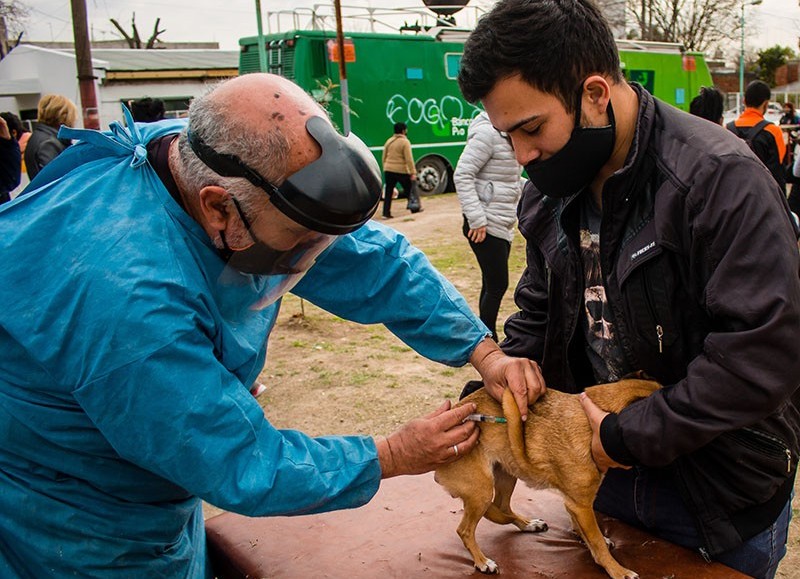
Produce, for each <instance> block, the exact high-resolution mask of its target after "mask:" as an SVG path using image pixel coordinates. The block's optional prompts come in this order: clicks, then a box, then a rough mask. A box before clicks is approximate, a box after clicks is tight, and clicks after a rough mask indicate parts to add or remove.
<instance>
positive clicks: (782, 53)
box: [757, 44, 794, 86]
mask: <svg viewBox="0 0 800 579" xmlns="http://www.w3.org/2000/svg"><path fill="white" fill-rule="evenodd" d="M790 58H794V50H792V49H791V48H789V47H788V46H778V45H777V44H776V45H775V46H773V47H772V48H765V49H764V50H761V51H759V52H758V60H757V63H758V67H759V71H758V78H760V79H761V80H763V81H764V82H766V83H767V84H768V85H770V86H775V71H776V70H777V69H778V67H780V66H783V65H784V64H786V61H787V60H789V59H790Z"/></svg>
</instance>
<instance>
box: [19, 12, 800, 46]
mask: <svg viewBox="0 0 800 579" xmlns="http://www.w3.org/2000/svg"><path fill="white" fill-rule="evenodd" d="M751 1H752V0H751ZM798 1H800V0H763V2H762V4H760V5H758V6H748V7H747V9H746V12H745V29H746V31H747V47H748V50H749V49H751V48H753V49H761V48H767V47H770V46H774V45H776V44H780V45H781V46H790V47H791V48H793V49H794V50H795V51H797V50H798V46H797V39H798V36H800V6H798ZM21 3H22V4H25V5H27V6H28V7H29V8H30V11H31V15H30V18H29V19H28V27H27V28H28V35H27V39H28V40H31V41H35V40H40V41H41V40H62V41H71V40H72V21H71V13H70V1H69V0H21ZM492 3H493V2H491V1H490V0H487V1H481V0H472V2H471V3H470V6H473V5H477V6H484V7H488V6H491V4H492ZM315 4H323V5H326V6H332V5H333V2H332V1H328V2H322V1H320V0H316V1H302V0H301V1H297V2H289V1H285V0H262V2H261V10H262V15H263V18H264V32H265V33H266V32H267V29H268V22H267V12H275V11H279V10H287V9H290V8H297V7H304V8H310V7H311V6H314V5H315ZM342 4H343V5H345V6H371V7H373V8H380V7H387V6H398V5H403V6H411V5H419V6H422V2H421V1H417V2H415V1H414V0H371V1H370V0H342ZM86 6H87V10H88V13H89V27H90V29H91V33H92V37H93V39H94V40H110V39H114V38H120V34H119V32H117V30H116V29H115V28H114V26H113V25H112V24H111V22H110V19H111V18H114V19H115V20H117V21H118V22H119V23H120V24H121V25H122V26H123V28H125V29H126V30H128V31H130V29H131V26H130V23H131V16H132V14H133V13H135V14H136V26H137V28H138V30H139V35H140V37H141V38H142V40H143V41H146V40H147V38H149V36H150V35H151V34H152V32H153V25H154V24H155V20H156V18H161V23H160V26H159V27H160V28H161V29H165V30H166V31H165V32H164V33H163V34H161V35H160V36H159V38H160V39H162V40H164V41H172V42H178V41H184V42H185V41H216V42H219V44H220V48H223V49H230V50H236V49H238V39H239V38H240V37H243V36H254V35H255V34H256V33H257V24H256V9H255V6H256V3H255V0H224V1H222V2H220V0H161V1H158V0H124V1H123V0H86ZM222 6H224V8H221V7H222ZM468 16H469V15H468ZM285 22H286V21H284V27H283V29H286V26H285ZM307 22H308V18H305V19H304V20H303V23H304V24H305V23H307ZM276 23H277V21H276V20H275V18H272V19H270V21H269V25H270V26H272V28H273V30H274V29H275V26H276Z"/></svg>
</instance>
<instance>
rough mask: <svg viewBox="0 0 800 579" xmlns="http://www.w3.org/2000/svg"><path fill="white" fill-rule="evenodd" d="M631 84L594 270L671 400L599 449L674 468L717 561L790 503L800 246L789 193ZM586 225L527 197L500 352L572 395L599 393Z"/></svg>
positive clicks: (639, 365)
mask: <svg viewBox="0 0 800 579" xmlns="http://www.w3.org/2000/svg"><path fill="white" fill-rule="evenodd" d="M633 87H634V89H635V90H636V92H637V93H638V95H639V116H638V121H637V129H636V135H635V138H634V141H633V144H632V146H631V150H630V152H629V155H628V159H627V161H626V163H625V166H624V167H623V168H622V169H620V170H619V171H618V172H616V173H615V174H614V175H613V176H612V177H611V178H609V179H608V181H607V182H606V184H605V186H604V190H603V220H602V225H601V231H600V253H601V255H600V259H601V263H602V270H603V279H604V285H605V290H606V295H607V297H608V301H609V304H610V306H611V308H612V311H613V322H614V327H615V331H616V334H617V337H618V339H619V342H620V344H621V346H622V349H623V351H624V355H625V358H626V362H627V365H628V368H629V369H630V370H632V371H633V370H644V371H645V372H646V373H647V374H649V375H650V376H653V377H654V378H656V379H657V380H659V381H660V382H661V383H662V384H664V385H665V388H664V389H663V390H661V391H659V392H657V393H656V394H654V395H652V396H650V397H649V398H647V399H646V400H643V401H640V402H637V403H635V404H633V405H631V406H630V407H628V408H627V409H626V410H624V411H623V412H622V413H620V414H619V416H614V417H613V418H612V419H611V421H612V423H613V424H612V426H613V427H612V428H610V429H605V428H604V438H603V444H604V446H605V447H606V450H607V451H608V453H609V455H610V456H611V457H612V458H615V459H617V460H619V461H620V462H623V463H624V462H627V463H628V464H632V463H636V464H641V465H644V466H646V467H657V468H667V469H670V470H671V471H672V472H673V474H674V475H675V480H676V484H677V485H678V486H679V488H680V489H681V490H682V493H683V496H684V498H685V500H686V501H687V503H688V505H689V506H690V509H691V510H692V511H693V512H694V513H696V515H697V519H698V525H699V528H700V529H701V531H702V534H703V537H704V539H705V543H706V548H707V550H708V551H709V552H710V553H711V554H716V553H719V552H722V551H724V550H727V549H730V548H732V547H735V546H737V545H738V544H740V543H741V542H742V541H743V540H746V539H747V538H749V537H751V536H753V535H755V534H756V533H758V532H760V531H761V530H763V529H764V528H766V527H767V526H768V525H769V524H771V523H772V522H773V521H774V520H775V518H777V515H778V514H779V513H780V509H781V508H782V507H783V506H784V505H785V504H786V501H787V500H788V498H789V495H790V492H791V488H792V481H793V479H794V473H795V469H796V468H797V460H798V450H800V449H799V448H798V435H799V433H800V417H799V416H798V411H797V405H796V403H797V402H798V400H795V402H794V403H793V402H792V400H791V397H792V396H793V394H794V393H795V390H796V389H797V385H798V383H799V382H800V277H799V276H798V261H799V260H798V250H797V244H796V238H795V235H794V229H793V226H792V224H791V222H790V217H789V213H788V206H787V204H786V199H785V197H784V195H782V194H781V192H780V191H779V189H778V187H777V186H776V184H775V181H774V180H773V179H772V177H771V175H770V174H769V172H768V171H767V170H766V169H765V168H764V166H763V165H762V164H761V163H760V162H759V161H758V160H757V159H756V158H755V156H754V155H753V154H752V153H751V151H750V150H749V148H748V147H747V145H746V144H745V143H744V142H743V141H741V140H740V139H738V138H737V137H735V136H734V135H733V134H731V133H730V132H729V131H727V130H725V129H724V128H723V127H719V126H716V125H713V124H711V123H709V122H708V121H705V120H703V119H699V118H697V117H693V116H690V115H688V114H686V113H683V112H681V111H678V110H677V109H675V108H673V107H671V106H669V105H666V104H664V103H662V102H659V101H657V100H655V99H653V97H652V96H650V95H649V94H648V93H647V92H646V91H644V90H643V89H642V88H641V87H639V86H638V85H633ZM579 213H580V211H579V203H578V202H576V199H575V198H571V199H566V200H557V199H551V198H548V197H545V196H543V195H542V194H541V193H539V192H538V191H537V190H536V189H535V187H534V186H533V185H532V184H530V183H529V184H528V185H527V187H526V189H525V191H524V193H523V198H522V201H521V203H520V207H519V227H520V231H521V232H522V234H523V236H524V237H525V239H526V241H527V250H526V251H527V268H526V270H525V272H524V273H523V276H522V278H521V279H520V282H519V285H518V287H517V289H516V292H515V301H516V303H517V305H518V307H519V308H520V312H519V313H517V314H515V315H513V316H512V317H511V318H509V320H508V321H507V323H506V326H505V331H506V335H507V339H506V340H505V341H504V342H503V344H502V345H501V346H502V348H503V350H504V351H505V352H506V353H508V354H510V355H513V356H521V357H528V358H531V359H533V360H536V361H537V362H539V364H540V365H541V367H542V371H543V374H544V377H545V380H546V382H547V386H548V388H553V389H556V390H563V391H566V392H579V391H580V390H582V389H583V388H584V387H585V386H587V385H589V384H591V383H593V382H594V378H593V375H592V371H591V367H590V365H589V361H588V358H587V356H586V353H585V337H584V331H583V326H582V324H581V323H580V318H579V316H580V315H582V314H581V312H582V309H583V302H582V295H583V286H582V280H583V275H582V262H581V258H580V253H579V248H578V239H577V236H578V225H579V223H578V221H579ZM605 426H606V424H604V427H605ZM606 430H608V431H609V432H610V433H611V436H606V435H605V433H606Z"/></svg>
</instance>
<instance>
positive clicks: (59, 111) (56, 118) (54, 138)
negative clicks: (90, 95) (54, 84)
mask: <svg viewBox="0 0 800 579" xmlns="http://www.w3.org/2000/svg"><path fill="white" fill-rule="evenodd" d="M77 119H78V109H77V108H76V107H75V103H73V102H72V101H71V100H69V99H68V98H67V97H65V96H61V95H58V94H47V95H44V96H43V97H42V98H41V99H40V100H39V106H38V111H37V120H36V123H34V125H33V131H32V133H31V137H30V139H28V145H27V146H26V147H25V168H26V170H27V172H28V177H30V179H31V181H33V178H34V177H36V175H37V174H38V173H39V171H41V170H42V168H43V167H44V166H45V165H47V164H48V163H49V162H50V161H52V160H53V159H55V158H56V157H57V156H58V155H59V154H60V153H61V151H63V150H64V149H66V148H67V147H68V146H69V144H70V141H68V140H62V139H59V138H58V129H59V128H60V127H61V125H66V126H67V127H73V126H74V125H75V122H76V121H77Z"/></svg>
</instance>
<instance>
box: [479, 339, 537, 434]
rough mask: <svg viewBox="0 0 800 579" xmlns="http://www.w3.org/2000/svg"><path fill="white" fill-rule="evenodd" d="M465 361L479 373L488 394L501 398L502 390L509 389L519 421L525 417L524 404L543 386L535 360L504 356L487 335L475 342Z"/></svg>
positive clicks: (531, 400) (532, 400)
mask: <svg viewBox="0 0 800 579" xmlns="http://www.w3.org/2000/svg"><path fill="white" fill-rule="evenodd" d="M469 361H470V363H471V364H472V365H473V366H474V367H475V369H476V370H477V371H478V372H479V373H480V375H481V377H482V378H483V387H484V388H486V391H487V392H488V393H489V395H491V397H492V398H494V399H495V400H497V401H498V402H502V400H503V391H504V390H505V389H506V388H508V389H510V390H511V393H512V394H513V395H514V400H516V401H517V406H519V413H520V416H522V420H523V421H524V420H527V418H528V406H529V405H530V404H533V403H534V402H536V400H538V398H539V396H541V395H542V394H544V393H545V391H546V390H547V388H546V387H545V384H544V378H543V377H542V371H541V369H540V368H539V365H538V364H537V363H536V362H534V361H533V360H528V359H527V358H512V357H511V356H506V355H505V354H504V353H503V351H502V350H501V349H500V348H499V346H498V345H497V343H495V341H494V340H492V339H491V338H486V339H485V340H483V342H481V343H480V344H478V347H477V348H475V350H474V351H473V352H472V355H471V356H470V358H469Z"/></svg>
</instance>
